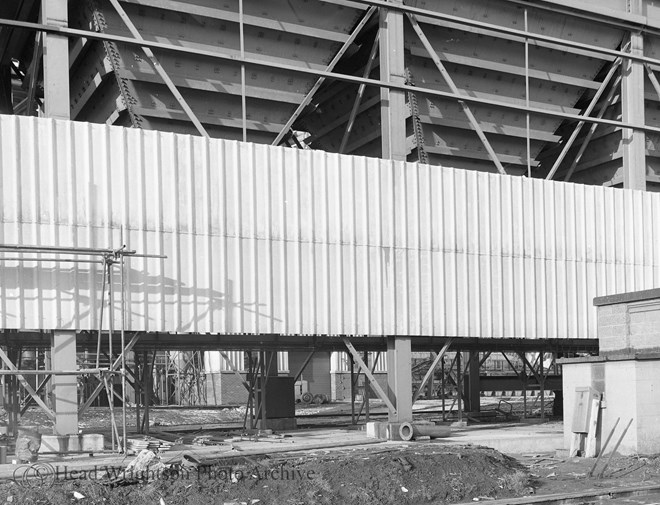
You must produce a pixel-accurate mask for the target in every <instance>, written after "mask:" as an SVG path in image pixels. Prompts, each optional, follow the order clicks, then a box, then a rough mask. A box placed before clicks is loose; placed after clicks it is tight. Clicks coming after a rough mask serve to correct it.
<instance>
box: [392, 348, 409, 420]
mask: <svg viewBox="0 0 660 505" xmlns="http://www.w3.org/2000/svg"><path fill="white" fill-rule="evenodd" d="M410 344H411V339H410V337H387V394H388V396H389V397H390V400H391V401H392V403H394V405H395V406H396V413H394V412H390V415H389V421H390V422H392V423H404V422H411V421H412V365H411V358H412V353H411V345H410Z"/></svg>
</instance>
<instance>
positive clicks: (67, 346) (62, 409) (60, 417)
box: [51, 330, 78, 435]
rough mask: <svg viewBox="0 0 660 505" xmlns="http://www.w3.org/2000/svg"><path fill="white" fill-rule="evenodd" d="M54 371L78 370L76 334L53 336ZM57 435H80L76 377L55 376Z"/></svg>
mask: <svg viewBox="0 0 660 505" xmlns="http://www.w3.org/2000/svg"><path fill="white" fill-rule="evenodd" d="M51 351H52V354H51V366H52V367H53V370H76V369H77V364H76V332H75V331H68V330H57V331H54V332H53V333H52V335H51ZM51 382H52V384H53V410H54V411H55V428H54V432H55V433H54V434H55V435H72V434H77V433H78V380H77V377H76V376H75V375H54V376H53V377H52V378H51Z"/></svg>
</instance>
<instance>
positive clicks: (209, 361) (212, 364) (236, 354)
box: [204, 351, 289, 373]
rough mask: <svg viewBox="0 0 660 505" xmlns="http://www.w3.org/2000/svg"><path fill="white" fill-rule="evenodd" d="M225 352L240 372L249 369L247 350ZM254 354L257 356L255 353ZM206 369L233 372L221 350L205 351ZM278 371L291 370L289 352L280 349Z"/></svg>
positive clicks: (211, 371) (210, 371)
mask: <svg viewBox="0 0 660 505" xmlns="http://www.w3.org/2000/svg"><path fill="white" fill-rule="evenodd" d="M225 354H226V355H227V356H228V357H229V359H230V360H231V362H232V364H233V365H234V366H235V367H236V369H237V370H238V371H239V372H247V371H248V370H247V363H246V362H245V355H246V354H247V353H246V352H245V351H226V352H225ZM253 356H254V357H256V355H255V354H253ZM204 370H205V371H206V372H209V373H216V372H231V371H232V368H231V366H230V365H229V364H228V363H227V360H225V358H224V357H223V356H222V355H221V354H220V352H219V351H206V352H204ZM277 371H278V372H279V373H284V372H288V371H289V353H288V352H286V351H280V352H278V353H277Z"/></svg>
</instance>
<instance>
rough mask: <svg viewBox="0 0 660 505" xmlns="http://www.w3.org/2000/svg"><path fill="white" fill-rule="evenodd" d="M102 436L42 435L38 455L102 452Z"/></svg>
mask: <svg viewBox="0 0 660 505" xmlns="http://www.w3.org/2000/svg"><path fill="white" fill-rule="evenodd" d="M103 443H104V439H103V435H97V434H87V435H61V436H60V435H42V436H41V447H40V448H39V454H63V453H69V452H88V453H94V452H101V451H103Z"/></svg>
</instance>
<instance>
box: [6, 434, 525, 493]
mask: <svg viewBox="0 0 660 505" xmlns="http://www.w3.org/2000/svg"><path fill="white" fill-rule="evenodd" d="M528 478H529V476H528V473H527V472H526V471H525V470H524V468H523V467H521V466H520V465H519V464H518V463H517V462H516V461H515V460H514V459H512V458H509V457H507V456H504V455H503V454H501V453H499V452H497V451H494V450H492V449H487V448H482V447H472V446H466V447H458V446H452V447H443V446H441V445H440V444H423V445H422V444H413V445H408V446H404V447H400V446H387V447H383V446H376V447H370V448H354V449H350V450H348V449H347V450H342V451H322V452H318V451H317V452H316V453H315V454H304V455H301V454H295V455H294V454H290V455H288V456H286V457H278V458H262V459H258V460H257V459H253V458H247V457H237V458H235V459H234V460H232V461H224V462H223V463H222V464H221V465H215V466H213V467H207V468H204V469H201V470H197V469H186V468H178V469H177V468H173V469H170V471H169V472H166V473H163V474H160V475H157V476H151V482H148V483H142V484H132V485H127V486H110V485H108V484H107V482H106V483H103V481H91V480H84V481H75V482H74V481H67V482H62V481H61V480H60V481H56V482H55V483H54V485H53V486H52V487H51V488H46V489H45V488H37V489H24V488H21V487H19V486H18V485H16V484H12V485H4V486H3V488H4V489H1V488H0V496H1V495H4V494H6V495H13V496H14V497H15V498H14V500H13V501H14V503H20V504H26V505H28V504H29V505H32V504H34V505H41V504H44V505H46V504H48V505H60V504H65V503H66V504H71V503H72V501H73V502H75V501H77V500H76V499H75V498H73V492H74V491H76V492H78V493H80V494H82V495H83V496H85V499H81V500H80V501H79V503H81V505H88V504H99V505H100V504H104V505H120V504H127V503H135V504H139V505H150V504H154V505H158V504H159V502H160V498H162V499H163V502H164V503H165V504H166V505H198V504H199V505H216V504H224V503H236V504H241V503H245V504H248V505H256V504H259V505H267V504H290V505H297V504H300V505H302V504H307V503H322V504H335V503H336V504H355V505H358V504H359V505H370V504H374V505H375V504H400V503H414V504H422V503H451V502H457V501H464V500H471V499H473V498H480V497H483V498H485V497H510V496H520V495H523V494H525V493H526V492H527V491H529V488H528ZM4 491H6V493H5V492H4Z"/></svg>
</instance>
